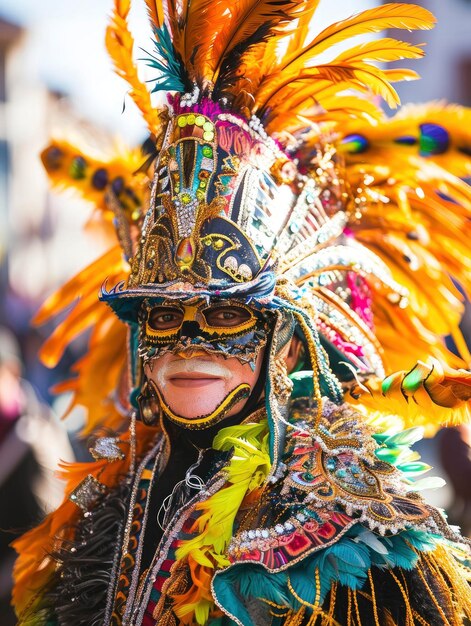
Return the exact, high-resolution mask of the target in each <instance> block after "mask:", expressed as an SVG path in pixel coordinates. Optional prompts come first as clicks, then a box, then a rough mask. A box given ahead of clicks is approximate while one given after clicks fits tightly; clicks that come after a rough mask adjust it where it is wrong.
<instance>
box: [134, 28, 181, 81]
mask: <svg viewBox="0 0 471 626" xmlns="http://www.w3.org/2000/svg"><path fill="white" fill-rule="evenodd" d="M154 34H155V42H154V43H155V50H156V53H157V54H156V55H155V56H154V55H152V54H149V53H147V54H148V56H147V57H146V58H145V59H144V60H145V61H146V63H147V65H148V66H149V67H152V68H154V69H156V70H157V71H158V72H159V73H160V76H158V77H157V78H155V79H153V81H151V82H154V81H155V86H154V88H153V89H152V93H155V92H156V91H177V92H180V93H184V92H185V91H186V90H188V91H189V90H190V89H191V86H190V83H189V81H188V78H187V76H186V72H185V68H184V66H183V63H182V61H181V59H180V58H179V56H178V54H177V52H176V51H175V48H174V47H173V43H172V39H171V36H170V33H169V31H168V29H167V27H166V25H165V24H164V25H163V26H162V27H161V28H156V29H154Z"/></svg>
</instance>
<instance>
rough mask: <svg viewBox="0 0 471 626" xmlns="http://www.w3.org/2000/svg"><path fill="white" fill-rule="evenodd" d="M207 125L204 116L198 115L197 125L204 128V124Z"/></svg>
mask: <svg viewBox="0 0 471 626" xmlns="http://www.w3.org/2000/svg"><path fill="white" fill-rule="evenodd" d="M204 123H205V118H204V116H203V115H197V116H196V118H195V124H196V125H197V126H203V124H204Z"/></svg>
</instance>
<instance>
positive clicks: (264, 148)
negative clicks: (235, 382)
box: [36, 0, 470, 430]
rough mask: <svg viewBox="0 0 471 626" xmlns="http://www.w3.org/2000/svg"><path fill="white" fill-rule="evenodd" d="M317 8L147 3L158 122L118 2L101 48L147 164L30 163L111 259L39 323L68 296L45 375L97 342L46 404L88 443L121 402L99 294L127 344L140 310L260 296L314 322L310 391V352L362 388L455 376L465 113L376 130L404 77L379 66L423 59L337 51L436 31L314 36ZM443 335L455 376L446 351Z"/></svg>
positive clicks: (442, 111)
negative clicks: (72, 203) (77, 207)
mask: <svg viewBox="0 0 471 626" xmlns="http://www.w3.org/2000/svg"><path fill="white" fill-rule="evenodd" d="M317 4H318V3H317V2H314V3H313V2H303V1H301V0H296V1H295V0H293V1H291V2H283V3H279V2H271V1H270V2H254V1H253V0H250V1H244V2H237V3H228V2H197V3H194V2H191V3H190V2H182V3H173V2H160V1H155V2H154V1H152V0H148V1H147V5H148V11H149V16H150V18H151V23H152V27H153V30H154V36H155V42H154V43H155V49H154V51H153V53H152V55H151V56H149V58H148V63H149V65H150V66H151V67H153V68H154V69H155V72H156V78H155V84H154V88H153V91H166V92H170V94H171V95H168V104H167V105H166V106H163V107H161V108H160V109H159V108H156V107H153V106H152V104H151V96H150V94H149V91H148V90H147V88H146V86H145V85H144V84H143V83H142V82H141V81H140V79H139V78H138V73H137V70H136V67H135V64H134V61H133V47H134V42H133V38H132V35H131V34H130V32H129V30H128V25H127V17H128V12H129V8H130V7H129V5H130V3H129V2H128V1H118V0H116V2H115V8H114V13H113V17H112V21H111V24H110V25H109V27H108V30H107V35H106V43H107V47H108V51H109V52H110V54H111V56H112V58H113V60H114V63H115V67H116V71H117V72H118V74H119V75H121V76H123V77H124V78H125V79H126V80H127V81H128V82H129V84H130V86H131V96H132V98H133V99H134V101H135V102H136V104H137V105H138V107H139V108H140V109H141V111H142V114H143V116H144V119H145V120H146V122H147V124H148V127H149V131H150V133H151V135H152V137H154V139H155V144H156V152H155V160H154V161H153V164H152V163H151V161H152V159H147V160H146V159H144V157H142V159H141V162H140V163H138V162H137V157H136V153H134V154H130V155H129V156H127V157H124V158H123V157H122V156H119V157H115V158H113V159H110V160H109V161H108V162H97V161H95V160H93V159H90V158H89V157H88V156H87V155H85V154H82V153H81V152H80V150H78V149H77V147H76V146H72V145H70V144H68V143H65V142H54V143H53V144H52V145H51V146H50V147H49V148H47V149H46V150H45V151H44V153H43V161H44V164H45V166H46V169H47V171H48V172H49V174H50V176H51V179H52V180H53V182H55V183H57V184H60V185H64V186H65V185H68V186H70V185H71V184H72V186H73V187H75V188H76V189H78V190H80V191H81V192H82V194H83V195H84V197H85V198H87V199H89V200H91V201H92V202H93V203H94V204H95V206H96V207H98V208H99V209H100V210H101V215H102V217H103V221H104V222H109V221H113V223H114V225H115V227H116V234H117V240H118V241H117V242H114V244H113V246H110V251H109V252H108V253H107V254H106V255H104V256H103V257H102V258H101V259H98V260H97V261H96V262H95V263H94V264H93V265H92V266H90V267H89V268H87V269H86V270H84V272H83V273H82V274H80V275H79V276H77V277H75V278H74V279H72V280H71V281H70V282H69V283H68V285H66V286H65V287H64V288H62V289H61V290H60V291H59V292H58V293H57V294H56V295H55V296H53V297H52V298H51V299H50V300H49V301H48V302H47V303H46V305H45V306H44V307H43V309H42V311H41V313H40V314H39V316H38V317H37V320H36V321H37V322H38V323H39V322H42V321H44V320H45V319H47V318H48V317H50V316H52V315H54V314H55V313H57V312H58V311H59V310H60V309H61V308H63V307H64V306H67V305H68V304H69V303H70V302H71V301H72V300H73V299H76V298H77V296H78V295H81V299H80V300H79V301H78V302H77V304H76V306H75V309H74V310H73V312H72V314H71V315H70V316H69V317H68V318H67V319H66V320H65V321H64V322H63V323H62V324H61V326H60V327H59V328H58V329H57V330H56V332H55V333H54V334H53V336H52V337H51V338H50V339H49V340H48V342H47V343H46V345H45V346H44V347H43V350H42V356H43V358H44V359H45V361H46V362H47V363H48V364H50V365H53V364H55V363H56V362H57V360H58V359H59V358H60V356H61V354H62V351H63V349H64V347H65V346H66V345H67V343H68V342H69V341H70V340H71V339H72V338H73V337H75V336H76V335H77V334H79V333H80V332H82V331H83V330H85V329H86V328H87V327H93V332H92V336H91V340H90V351H89V353H88V355H87V356H86V357H85V358H84V359H82V361H80V362H79V363H77V365H76V366H75V367H76V371H77V374H78V376H77V378H76V379H74V380H72V381H70V382H69V383H65V384H63V385H62V386H61V387H60V389H69V390H72V391H74V392H75V402H77V403H80V404H84V405H86V406H87V407H89V411H90V419H89V422H88V426H87V430H93V429H94V428H95V427H97V426H98V425H100V424H106V425H109V426H114V427H116V426H117V425H118V424H119V422H120V421H121V420H122V418H121V417H120V414H119V412H118V411H117V409H116V406H120V404H119V403H118V404H117V402H116V397H117V392H116V389H117V388H121V389H122V388H123V386H124V387H126V385H128V386H129V384H131V386H132V383H129V382H126V381H124V382H123V380H124V377H123V372H125V371H126V368H127V366H126V363H125V360H126V357H125V356H123V355H125V354H126V351H125V349H124V346H125V343H126V341H127V340H126V332H125V329H124V326H123V325H122V324H121V323H120V322H119V321H118V320H116V319H115V318H114V316H113V314H112V312H111V311H109V310H108V309H107V308H106V307H104V306H103V304H100V303H98V302H97V300H96V297H95V294H96V292H97V290H98V289H99V287H100V285H101V284H102V283H104V281H105V280H106V281H107V282H106V284H107V286H110V287H111V290H110V291H106V289H105V290H104V292H103V299H104V300H106V301H107V302H108V303H109V304H111V305H112V307H113V308H114V310H115V311H116V312H117V313H118V315H119V316H120V317H121V318H122V319H124V320H125V321H128V322H130V323H131V328H132V326H133V323H134V322H135V321H136V317H137V311H138V309H139V306H140V302H141V301H142V299H143V298H149V297H158V296H162V295H163V294H165V295H166V296H167V297H168V296H169V294H171V295H172V296H173V297H184V296H185V295H189V294H196V293H206V294H208V293H213V294H214V293H218V294H222V295H224V294H231V295H235V296H236V297H244V298H247V299H252V300H257V299H258V300H260V301H263V302H265V304H268V302H270V303H271V304H273V302H274V301H273V294H274V293H275V295H276V296H277V297H280V298H281V299H282V300H283V301H284V302H287V301H289V302H290V303H291V306H293V307H295V308H296V307H300V308H301V309H302V310H303V311H308V315H309V317H310V319H311V320H312V322H315V328H314V329H311V330H314V331H315V332H316V333H319V341H318V342H317V348H315V349H314V353H313V354H312V355H311V356H312V360H314V361H315V362H317V363H319V362H321V364H322V363H323V364H324V365H323V366H322V367H323V370H324V375H327V370H328V368H329V366H328V365H326V359H325V351H327V353H328V355H329V358H330V368H334V369H337V370H339V369H341V368H342V366H341V365H339V364H340V363H342V362H346V363H348V364H349V365H348V368H350V369H352V368H353V370H356V371H357V372H359V373H360V375H361V374H364V375H365V376H366V375H370V374H372V373H374V374H376V375H377V376H380V377H381V376H382V375H383V373H384V370H385V369H386V370H387V371H392V370H406V371H407V370H408V369H410V368H411V367H412V366H413V365H414V363H415V362H416V360H417V359H420V360H426V359H427V357H429V356H433V357H435V358H438V359H439V360H441V361H444V362H448V363H449V364H450V365H452V366H455V367H456V366H464V365H465V364H466V363H467V361H468V357H469V355H468V352H467V349H466V346H465V344H464V341H463V340H462V338H461V335H460V332H459V329H458V323H459V319H460V314H461V308H462V305H461V300H462V296H461V294H460V292H459V291H458V289H457V288H456V286H455V284H454V283H453V282H452V280H451V278H450V277H451V276H454V277H456V278H457V279H458V280H459V281H460V283H461V285H462V287H464V288H465V289H467V288H468V287H469V284H468V282H469V269H470V262H469V258H468V255H467V253H466V250H467V241H466V235H465V229H464V228H463V226H464V224H465V223H466V221H467V219H469V201H470V193H469V188H468V186H467V185H466V184H465V183H464V182H462V181H461V180H460V178H459V177H462V176H465V175H466V174H469V168H470V165H469V159H468V158H467V152H468V151H469V144H470V137H469V133H468V132H467V131H466V129H467V128H469V124H467V122H466V118H467V117H469V113H468V112H467V111H465V110H464V109H462V108H460V107H455V106H446V105H444V104H441V103H436V104H433V105H430V106H427V107H416V108H412V109H410V108H409V109H405V110H403V111H401V112H400V113H399V114H397V115H396V116H394V117H393V118H387V117H385V115H384V114H383V113H382V111H381V109H380V107H379V104H378V102H377V97H378V96H380V97H382V98H383V99H384V100H385V101H386V102H387V103H388V104H389V105H390V106H391V107H396V106H397V104H398V101H399V99H398V96H397V94H396V92H395V90H394V87H393V85H392V83H394V82H396V81H398V80H410V79H413V78H416V75H415V74H414V73H413V72H411V71H410V70H408V69H403V70H401V69H397V68H394V69H384V68H383V67H381V68H379V67H378V63H380V64H382V65H384V64H385V63H387V62H390V61H398V60H400V59H409V58H417V57H420V56H422V54H423V50H422V47H421V46H412V45H410V44H408V43H405V42H402V41H399V40H396V39H392V38H390V37H387V38H378V39H375V40H373V41H370V42H367V43H362V44H356V45H354V46H353V47H350V48H348V49H346V50H344V51H342V52H340V53H339V52H337V51H336V49H337V46H336V44H338V43H340V42H343V43H344V44H345V42H346V41H347V40H348V39H350V38H352V37H356V36H357V35H362V34H367V33H376V32H380V31H382V30H384V29H394V28H404V29H409V30H411V29H428V28H430V27H431V26H432V25H433V22H434V19H433V17H432V16H431V14H430V13H429V12H428V11H427V10H425V9H423V8H421V7H418V6H415V5H410V4H396V3H394V4H387V5H384V6H381V7H378V8H374V9H370V10H367V11H364V12H362V13H360V14H358V15H354V16H353V17H350V18H348V19H345V20H343V21H341V22H338V23H335V24H333V25H331V26H329V27H327V28H325V29H324V30H323V31H321V32H320V33H318V34H317V35H315V34H313V33H314V32H315V30H313V27H314V28H315V12H316V8H317ZM329 54H330V58H328V57H329ZM326 55H327V58H326ZM139 165H141V166H142V167H139ZM149 207H150V208H149ZM118 243H119V244H120V245H119V246H118V245H117V244H118ZM121 252H122V253H123V256H122V255H121ZM275 284H276V285H277V287H276V289H277V290H276V291H275V292H274V291H273V288H274V285H275ZM303 323H304V325H305V326H306V324H309V322H306V321H304V322H303ZM305 330H306V328H305ZM447 334H448V335H452V336H453V337H454V338H455V341H456V343H457V346H458V348H459V350H460V353H461V357H458V356H454V355H452V354H451V353H450V352H449V351H448V350H447V349H446V347H445V345H444V343H443V336H444V335H447ZM398 338H400V339H401V340H400V341H398ZM118 355H119V357H118ZM108 363H113V366H112V367H111V368H109V367H108ZM313 365H314V364H313ZM133 369H134V373H135V372H136V364H134V368H133ZM105 371H106V376H105V375H104V376H100V375H99V373H100V372H103V374H104V373H105ZM97 372H98V375H97ZM346 372H347V369H346V368H345V367H344V368H343V375H344V377H347V378H348V375H347V373H346ZM337 373H338V372H337ZM318 376H321V377H322V373H319V372H318ZM97 380H100V388H99V389H97V387H96V381H97ZM103 381H105V388H104V389H103ZM103 391H105V393H106V397H107V400H105V402H104V403H103V400H101V401H100V402H97V399H98V396H100V397H102V394H103ZM120 397H123V398H125V397H126V392H125V393H123V394H120ZM124 404H126V402H124ZM445 419H446V417H445Z"/></svg>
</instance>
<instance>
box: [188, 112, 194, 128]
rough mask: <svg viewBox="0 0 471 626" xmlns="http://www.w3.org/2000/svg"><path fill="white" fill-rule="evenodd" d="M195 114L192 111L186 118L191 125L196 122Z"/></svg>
mask: <svg viewBox="0 0 471 626" xmlns="http://www.w3.org/2000/svg"><path fill="white" fill-rule="evenodd" d="M195 119H196V118H195V116H194V114H193V113H190V115H189V116H188V117H187V118H186V121H187V124H188V125H189V126H193V124H194V123H195Z"/></svg>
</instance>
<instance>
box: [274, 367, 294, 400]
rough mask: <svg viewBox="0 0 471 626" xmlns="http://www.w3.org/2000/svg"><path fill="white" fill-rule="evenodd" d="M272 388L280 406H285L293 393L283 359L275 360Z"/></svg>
mask: <svg viewBox="0 0 471 626" xmlns="http://www.w3.org/2000/svg"><path fill="white" fill-rule="evenodd" d="M274 369H275V371H274V376H273V387H274V390H275V394H276V397H277V398H278V400H279V401H280V403H281V404H287V402H288V400H289V399H290V396H291V392H292V391H293V381H292V380H291V379H290V378H289V376H288V370H287V368H286V363H285V362H284V360H283V359H279V358H278V359H275V368H274Z"/></svg>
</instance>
